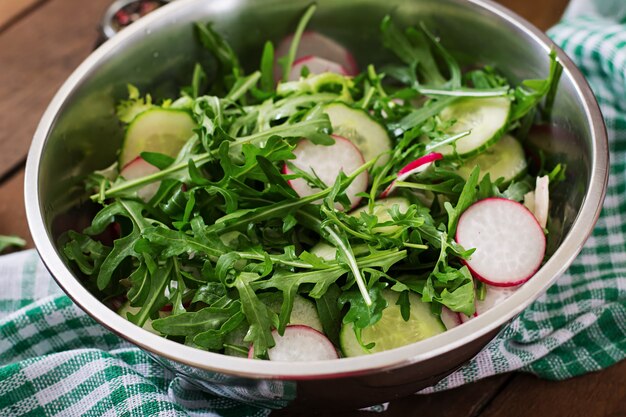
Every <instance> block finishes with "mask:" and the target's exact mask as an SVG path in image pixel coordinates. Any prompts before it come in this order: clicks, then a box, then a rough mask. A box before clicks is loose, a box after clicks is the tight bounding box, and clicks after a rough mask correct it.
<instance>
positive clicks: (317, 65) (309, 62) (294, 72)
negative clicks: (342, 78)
mask: <svg viewBox="0 0 626 417" xmlns="http://www.w3.org/2000/svg"><path fill="white" fill-rule="evenodd" d="M304 67H306V68H307V69H308V70H309V73H311V74H322V73H324V72H332V73H334V74H339V75H348V70H346V69H345V68H344V67H342V66H341V65H339V64H338V63H336V62H333V61H329V60H327V59H324V58H320V57H317V56H313V55H309V56H305V57H302V58H300V59H298V60H297V61H295V62H294V63H293V66H292V67H291V72H290V73H289V80H288V81H297V80H299V79H300V74H302V69H303V68H304Z"/></svg>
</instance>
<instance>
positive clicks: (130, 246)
mask: <svg viewBox="0 0 626 417" xmlns="http://www.w3.org/2000/svg"><path fill="white" fill-rule="evenodd" d="M143 208H144V206H143V205H142V204H141V203H139V202H136V201H127V200H118V201H116V202H115V203H113V204H111V205H109V206H107V207H105V208H104V209H102V210H101V211H100V212H99V213H98V214H97V215H96V217H94V219H93V221H92V223H91V226H90V227H88V228H87V229H85V233H87V234H88V235H92V236H94V235H98V234H100V233H102V232H103V231H104V230H105V228H106V227H107V226H108V225H109V224H110V223H111V222H112V221H113V218H114V216H123V217H126V218H127V219H129V220H130V221H131V223H132V230H131V232H130V233H129V234H128V235H126V236H124V237H121V238H119V239H117V240H116V241H115V242H114V243H113V249H112V250H111V251H110V252H109V253H108V254H107V257H106V258H105V259H104V261H103V262H102V264H101V265H100V268H99V273H98V278H97V281H96V282H97V285H98V288H99V289H101V290H103V289H104V288H106V287H107V286H108V285H109V283H110V281H111V277H112V276H113V272H115V270H116V269H117V267H118V266H119V265H120V264H121V263H122V261H124V260H125V259H126V258H127V257H129V256H130V257H134V258H140V255H139V254H138V253H137V252H136V251H135V249H134V247H135V244H136V243H137V241H138V240H139V239H141V233H142V231H143V230H145V229H146V228H147V227H149V222H148V220H147V219H146V218H145V217H144V216H143V214H142V212H143Z"/></svg>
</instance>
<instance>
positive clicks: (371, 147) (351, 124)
mask: <svg viewBox="0 0 626 417" xmlns="http://www.w3.org/2000/svg"><path fill="white" fill-rule="evenodd" d="M324 111H325V112H326V114H328V118H329V119H330V124H331V125H332V127H333V133H334V134H336V135H339V136H342V137H344V138H346V139H348V140H350V141H351V142H352V143H354V144H355V145H356V147H357V148H359V150H360V151H361V153H362V154H363V158H364V159H365V161H366V162H367V161H370V160H372V159H374V158H376V157H377V156H378V155H381V154H383V153H385V152H388V151H389V150H390V149H391V138H390V137H389V134H388V133H387V130H385V128H384V127H383V126H382V125H381V124H380V123H378V122H377V121H376V120H374V119H372V117H371V116H370V115H369V114H367V112H366V111H364V110H361V109H354V108H352V107H350V106H348V105H347V104H345V103H341V102H335V103H330V104H327V105H326V106H325V107H324ZM389 157H390V155H389V154H385V155H383V156H382V157H381V158H380V159H379V160H378V161H377V162H376V165H377V166H380V165H383V164H384V163H385V162H387V161H388V160H389Z"/></svg>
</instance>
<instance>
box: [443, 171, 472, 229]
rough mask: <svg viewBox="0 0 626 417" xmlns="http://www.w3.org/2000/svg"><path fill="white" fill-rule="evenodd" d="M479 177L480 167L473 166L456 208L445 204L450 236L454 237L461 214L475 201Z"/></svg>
mask: <svg viewBox="0 0 626 417" xmlns="http://www.w3.org/2000/svg"><path fill="white" fill-rule="evenodd" d="M479 176H480V167H478V166H475V167H474V169H473V170H472V172H471V174H470V176H469V178H468V179H467V182H466V183H465V186H464V187H463V191H461V195H460V196H459V199H458V201H457V203H456V206H455V207H454V208H453V207H452V205H451V204H450V203H446V204H445V208H446V211H447V212H448V234H450V235H451V236H454V234H455V233H456V225H457V223H458V222H459V217H461V214H463V212H464V211H465V210H467V208H468V207H469V206H471V205H472V204H473V203H474V202H475V201H476V195H477V189H476V187H477V186H478V178H479Z"/></svg>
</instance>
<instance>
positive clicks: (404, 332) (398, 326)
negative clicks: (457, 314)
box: [339, 290, 446, 357]
mask: <svg viewBox="0 0 626 417" xmlns="http://www.w3.org/2000/svg"><path fill="white" fill-rule="evenodd" d="M399 295H400V294H399V293H397V292H394V291H390V290H387V291H383V296H384V297H385V299H386V300H387V303H388V306H387V308H386V309H385V310H384V311H383V315H382V317H381V319H380V320H379V321H378V322H377V323H376V324H374V325H372V326H369V327H366V328H365V329H363V331H362V333H361V339H362V341H363V343H364V344H365V345H367V344H369V343H372V342H374V343H376V345H375V346H374V347H373V348H372V349H371V350H369V352H368V351H367V350H365V349H364V348H363V347H362V346H361V345H360V344H359V342H358V341H357V338H356V336H355V334H354V328H353V326H352V323H350V324H344V325H343V326H342V327H341V334H340V335H339V339H340V343H341V350H342V351H343V354H344V355H345V356H347V357H351V356H361V355H367V354H368V353H377V352H382V351H385V350H389V349H395V348H398V347H401V346H405V345H408V344H411V343H415V342H419V341H420V340H424V339H426V338H429V337H431V336H435V335H437V334H440V333H443V332H444V331H445V330H446V328H445V327H444V325H443V323H442V322H441V320H440V319H439V317H437V316H435V315H434V314H433V313H431V311H430V305H429V304H428V303H424V302H423V301H422V300H420V297H419V296H417V295H415V294H414V293H410V294H409V301H410V303H411V315H410V317H409V320H408V321H404V319H403V318H402V314H401V313H400V306H397V305H396V301H397V300H398V297H399Z"/></svg>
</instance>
